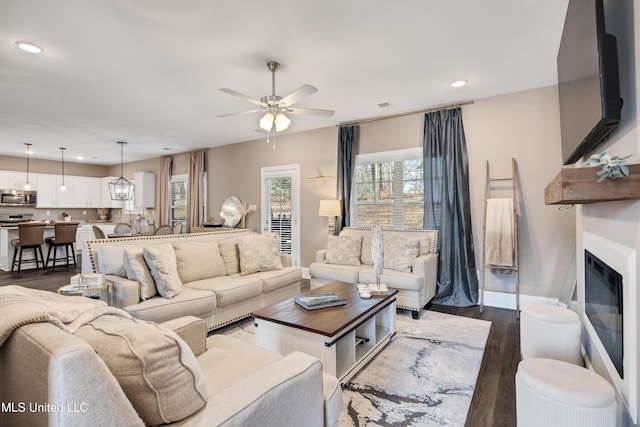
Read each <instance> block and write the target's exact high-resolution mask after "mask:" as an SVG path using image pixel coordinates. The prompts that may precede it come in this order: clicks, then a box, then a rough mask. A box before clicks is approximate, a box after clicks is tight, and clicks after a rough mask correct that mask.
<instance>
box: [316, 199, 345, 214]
mask: <svg viewBox="0 0 640 427" xmlns="http://www.w3.org/2000/svg"><path fill="white" fill-rule="evenodd" d="M340 213H341V206H340V200H333V199H329V200H320V207H319V208H318V215H319V216H340Z"/></svg>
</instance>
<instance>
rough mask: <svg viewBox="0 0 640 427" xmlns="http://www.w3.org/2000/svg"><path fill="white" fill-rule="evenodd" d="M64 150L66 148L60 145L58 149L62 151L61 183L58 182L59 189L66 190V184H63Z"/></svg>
mask: <svg viewBox="0 0 640 427" xmlns="http://www.w3.org/2000/svg"><path fill="white" fill-rule="evenodd" d="M64 150H66V148H64V147H60V151H61V152H62V184H60V191H67V186H66V185H64Z"/></svg>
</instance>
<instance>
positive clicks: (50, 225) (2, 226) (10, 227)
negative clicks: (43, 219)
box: [0, 221, 117, 230]
mask: <svg viewBox="0 0 640 427" xmlns="http://www.w3.org/2000/svg"><path fill="white" fill-rule="evenodd" d="M35 222H37V221H35ZM59 222H62V221H59ZM115 224H117V223H115V222H97V221H95V222H94V221H91V222H81V223H79V224H78V225H115ZM0 228H4V229H8V230H17V229H18V224H6V223H5V224H0ZM45 228H54V225H53V223H51V224H48V225H46V226H45Z"/></svg>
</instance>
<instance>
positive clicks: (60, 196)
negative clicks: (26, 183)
mask: <svg viewBox="0 0 640 427" xmlns="http://www.w3.org/2000/svg"><path fill="white" fill-rule="evenodd" d="M34 175H35V174H34ZM34 178H36V179H35V181H36V183H37V185H36V186H34V187H35V188H37V190H38V205H37V206H36V207H38V208H72V207H74V204H73V195H74V186H75V179H74V178H75V177H73V176H65V177H64V184H65V186H66V187H67V190H66V191H61V190H60V185H62V177H61V176H60V175H48V174H37V176H35V177H34ZM30 179H31V178H30ZM32 186H33V184H32Z"/></svg>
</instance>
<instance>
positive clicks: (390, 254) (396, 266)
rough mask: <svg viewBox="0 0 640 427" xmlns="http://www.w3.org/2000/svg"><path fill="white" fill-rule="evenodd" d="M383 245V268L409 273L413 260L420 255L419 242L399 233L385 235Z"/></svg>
mask: <svg viewBox="0 0 640 427" xmlns="http://www.w3.org/2000/svg"><path fill="white" fill-rule="evenodd" d="M382 240H383V244H384V268H390V269H391V270H398V271H406V272H411V266H412V263H413V260H415V259H416V258H417V257H418V255H419V253H420V241H419V240H418V239H412V238H410V237H407V236H404V235H402V234H400V233H387V234H384V235H383V237H382Z"/></svg>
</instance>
